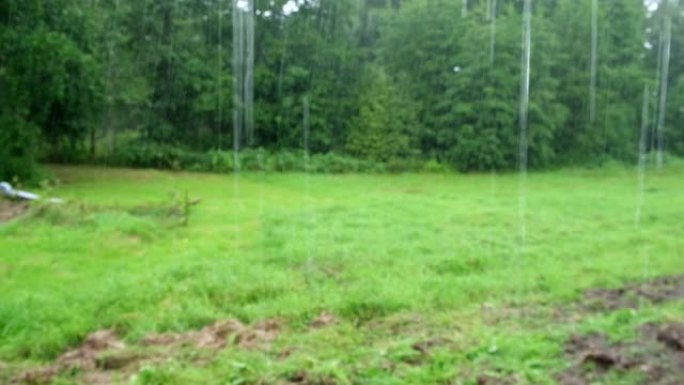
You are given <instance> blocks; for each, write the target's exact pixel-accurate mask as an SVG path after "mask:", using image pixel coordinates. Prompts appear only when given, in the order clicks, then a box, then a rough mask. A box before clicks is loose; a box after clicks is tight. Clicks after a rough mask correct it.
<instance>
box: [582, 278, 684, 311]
mask: <svg viewBox="0 0 684 385" xmlns="http://www.w3.org/2000/svg"><path fill="white" fill-rule="evenodd" d="M679 299H684V276H671V277H660V278H655V279H652V280H649V281H646V282H642V283H635V284H629V285H626V286H623V287H620V288H617V289H592V290H588V291H587V292H586V293H585V300H586V302H585V306H586V308H587V309H589V310H596V311H613V310H618V309H625V308H630V309H636V308H637V307H639V305H640V304H643V303H650V304H660V303H664V302H668V301H674V300H679Z"/></svg>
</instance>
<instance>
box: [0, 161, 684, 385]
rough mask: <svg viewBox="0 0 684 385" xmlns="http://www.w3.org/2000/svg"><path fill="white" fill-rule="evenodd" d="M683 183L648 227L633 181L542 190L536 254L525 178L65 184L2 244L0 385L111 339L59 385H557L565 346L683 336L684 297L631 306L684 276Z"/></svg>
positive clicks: (124, 178)
mask: <svg viewBox="0 0 684 385" xmlns="http://www.w3.org/2000/svg"><path fill="white" fill-rule="evenodd" d="M682 167H683V166H682V165H681V164H675V165H672V166H671V167H669V168H668V169H666V170H664V171H661V172H652V173H649V174H648V178H647V188H646V192H645V200H644V202H645V205H644V207H643V219H642V223H641V227H639V228H635V227H634V208H635V204H636V201H637V193H636V191H635V185H634V181H635V176H634V170H633V169H632V168H624V167H622V166H619V165H614V166H612V167H610V168H601V169H596V170H591V171H588V170H564V171H562V172H549V173H543V174H541V173H540V174H533V175H530V177H529V180H528V182H529V188H528V191H529V195H528V205H529V206H528V207H529V211H528V222H527V226H528V227H527V230H528V239H527V243H526V245H525V248H524V250H523V249H522V248H521V245H520V244H519V241H518V206H517V201H516V199H515V197H514V196H513V195H512V194H511V191H515V189H516V188H517V183H518V180H517V176H514V175H500V176H496V175H457V174H442V175H434V174H433V175H412V174H405V175H339V176H336V175H306V174H290V175H283V174H267V173H243V174H241V175H239V176H231V177H226V176H223V175H212V174H198V173H166V172H158V171H149V170H148V171H130V170H117V169H103V168H88V167H77V168H76V167H57V168H54V169H53V170H52V171H53V172H54V173H55V174H56V175H57V176H58V177H59V179H60V180H62V181H63V184H61V185H58V186H57V187H56V188H55V190H54V191H53V194H55V195H58V196H60V197H63V198H65V199H67V200H68V201H70V202H72V203H71V204H68V205H66V206H54V207H50V208H47V209H44V210H37V211H35V212H34V213H33V214H32V215H30V216H29V217H26V218H24V219H18V220H15V221H12V222H10V223H6V224H2V225H0V250H11V252H3V253H0V368H3V370H0V383H4V382H9V381H11V379H12V378H15V376H18V375H20V374H21V373H24V372H26V371H29V372H30V371H31V370H37V369H36V368H37V367H45V366H52V365H56V366H57V367H60V366H59V365H67V363H65V362H70V361H64V360H67V358H63V360H62V364H60V363H59V362H58V360H56V358H57V357H60V356H63V355H64V354H65V353H66V352H69V351H72V350H74V349H79V348H80V347H81V346H85V345H84V344H85V342H84V340H87V339H86V336H89V335H90V334H91V333H93V332H95V331H98V330H105V329H107V330H112V331H113V332H114V333H115V334H116V335H117V336H118V337H119V338H120V339H121V342H122V343H125V345H126V348H125V349H123V350H121V351H119V350H113V351H112V352H110V353H111V356H105V358H101V359H100V361H98V362H100V363H99V364H97V365H98V366H96V367H95V368H94V369H92V368H83V369H82V370H78V369H75V370H64V371H62V372H59V375H58V376H57V377H56V379H55V381H56V382H55V383H58V384H74V383H79V382H81V383H83V382H86V383H87V382H88V381H89V379H92V378H91V377H88V375H90V374H93V371H95V372H96V373H95V374H100V375H104V376H108V377H107V378H108V379H109V380H111V382H112V383H122V384H124V383H125V384H130V383H135V384H162V383H163V384H179V385H180V384H187V383H207V384H225V383H226V382H236V383H245V384H261V383H287V382H294V383H297V382H299V383H304V384H316V383H324V384H356V383H363V384H367V383H383V384H400V383H415V384H434V383H447V384H468V385H474V384H478V383H480V384H481V383H482V381H488V382H484V383H485V384H489V383H493V384H497V382H496V380H495V379H497V378H498V379H499V380H498V381H504V382H503V383H504V384H506V383H507V382H506V381H508V383H515V384H518V385H520V384H530V385H531V384H534V385H538V384H554V383H556V379H557V376H558V375H559V374H560V373H563V372H565V371H569V370H570V369H572V368H574V366H571V365H574V364H576V362H575V361H572V362H571V361H569V358H567V357H566V356H565V353H564V347H565V346H566V343H567V341H568V339H569V337H570V336H571V335H573V334H577V335H581V336H587V335H591V334H592V333H601V334H602V335H605V336H606V338H608V339H609V341H610V343H611V344H613V345H614V342H615V341H639V340H638V338H637V337H635V333H636V332H637V330H639V329H640V328H641V325H643V324H645V323H649V322H650V323H655V324H660V323H667V322H676V321H677V320H681V319H682V317H684V307H683V304H684V302H682V301H681V299H680V297H677V295H678V294H677V293H681V291H678V290H681V288H679V289H676V290H669V289H668V290H667V291H666V294H667V295H668V296H672V295H673V296H672V298H669V297H668V300H667V301H656V302H651V301H650V300H648V299H649V298H652V299H658V298H660V297H658V296H656V295H655V293H656V292H657V291H658V290H663V289H658V287H659V286H657V285H652V286H651V287H648V286H643V287H642V286H634V285H631V286H629V285H628V286H625V285H626V284H627V283H629V282H632V281H635V282H639V281H643V280H648V279H649V278H650V277H659V276H662V275H681V274H682V273H684V271H683V270H682V265H681V255H680V250H681V249H682V247H684V244H682V242H684V234H682V231H683V230H682V226H681V224H680V222H681V217H682V215H684V213H683V212H682V209H681V208H682V207H684V202H682V201H681V200H682V199H684V198H683V197H682V195H681V194H678V191H680V190H681V188H682V179H681V177H680V176H681V172H682V170H684V169H683V168H682ZM185 191H188V192H189V196H190V200H196V199H201V204H199V205H196V206H193V209H192V213H191V216H190V224H189V226H178V224H180V223H179V222H180V221H179V220H178V218H179V217H178V216H177V215H176V211H175V210H176V209H173V210H172V211H169V210H168V208H169V207H178V208H181V209H182V207H183V206H184V202H187V201H188V199H186V198H185V193H184V192H185ZM174 192H175V193H174ZM174 197H175V198H174ZM172 202H175V203H172ZM169 213H171V214H169ZM169 215H170V216H169ZM169 220H170V222H168V221H169ZM165 223H169V224H170V225H165ZM616 261H619V263H616ZM676 282H684V281H683V280H681V279H680V280H679V281H676ZM661 286H662V285H661ZM619 287H626V288H627V289H626V290H614V291H602V292H595V294H593V295H588V296H585V295H584V294H583V291H584V290H585V289H589V288H619ZM644 293H646V294H644ZM643 295H648V296H647V297H645V298H646V299H645V300H644V299H642V298H640V297H639V296H643ZM597 301H598V302H597ZM602 301H603V302H602ZM611 301H612V302H611ZM169 333H170V334H169ZM193 333H194V334H193ZM243 333H246V334H243ZM205 334H206V335H208V336H209V337H211V338H216V339H217V340H216V341H218V342H216V341H215V340H212V339H209V340H208V341H207V340H204V339H203V338H204V336H205ZM174 335H175V336H176V337H174ZM174 338H176V339H175V340H174ZM174 341H176V342H174ZM183 341H185V342H183ZM627 343H632V342H627ZM223 344H225V345H223ZM216 346H221V347H220V348H217V347H216ZM611 346H612V345H611ZM658 351H660V350H658ZM621 354H622V353H621ZM88 357H89V356H85V358H83V359H85V360H87V359H89V358H88ZM70 359H73V357H72V358H70ZM93 359H94V358H93ZM589 364H591V362H589ZM64 367H68V366H64ZM106 368H110V369H106ZM112 368H120V369H112ZM31 373H33V372H31ZM587 373H590V372H587ZM607 375H608V377H601V378H600V379H599V380H600V381H604V383H616V384H617V383H619V384H632V383H634V384H639V383H640V382H639V381H640V379H639V376H638V375H637V376H634V374H633V372H631V371H627V372H620V371H612V370H611V371H610V372H609V373H608V374H607ZM93 378H94V377H93ZM3 381H4V382H3ZM630 381H631V382H630Z"/></svg>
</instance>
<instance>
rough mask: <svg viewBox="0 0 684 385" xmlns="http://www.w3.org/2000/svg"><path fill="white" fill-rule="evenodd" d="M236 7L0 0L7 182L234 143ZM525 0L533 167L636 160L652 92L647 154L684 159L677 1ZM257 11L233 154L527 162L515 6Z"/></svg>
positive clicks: (408, 2) (409, 3) (683, 61)
mask: <svg viewBox="0 0 684 385" xmlns="http://www.w3.org/2000/svg"><path fill="white" fill-rule="evenodd" d="M232 1H233V0H136V1H133V0H51V1H44V0H3V1H0V177H2V178H12V177H18V178H28V176H29V175H30V174H31V172H32V170H33V165H34V164H35V161H36V160H38V159H42V160H49V161H76V162H78V161H107V160H108V159H116V158H117V156H119V157H121V156H122V154H124V155H125V154H126V153H127V152H129V153H130V152H135V151H138V152H136V154H137V155H136V156H142V157H144V156H146V155H144V154H153V153H154V151H152V152H150V151H148V152H140V148H143V147H144V148H154V149H157V151H161V150H159V149H173V151H176V152H187V153H191V154H206V153H214V154H215V153H218V154H221V153H222V152H229V151H230V150H231V149H232V148H233V146H232V143H233V142H234V137H233V135H234V133H235V132H236V130H235V129H234V127H233V125H234V119H232V116H233V111H234V109H235V107H238V108H243V107H244V106H237V105H236V103H240V102H239V100H238V99H236V98H235V97H234V94H233V92H234V89H235V87H234V80H235V77H236V76H237V74H234V73H233V72H234V71H235V68H236V67H235V66H234V65H233V64H234V61H233V59H234V58H233V52H235V49H234V48H236V47H232V42H233V41H234V39H233V31H235V30H236V29H235V28H234V25H233V22H234V20H236V18H234V17H232V16H234V15H233V12H234V10H235V9H236V7H235V6H234V4H233V2H232ZM236 1H237V0H236ZM239 3H240V4H244V3H247V4H252V3H251V0H250V1H246V0H245V1H239ZM532 3H533V16H532V59H531V86H530V87H531V88H530V90H531V91H530V105H529V130H528V139H529V161H530V166H531V167H533V168H548V167H556V166H562V165H569V164H586V163H600V162H602V161H604V160H606V159H616V160H620V161H626V162H632V161H634V160H635V159H636V157H637V152H638V149H639V143H638V142H639V138H640V132H639V131H640V127H641V122H642V116H641V106H642V103H643V101H642V100H643V97H644V89H645V88H648V90H650V91H649V92H648V94H647V96H648V101H647V102H648V105H649V106H650V109H649V111H650V113H651V114H650V116H648V117H646V119H645V121H646V122H647V128H648V134H647V136H646V144H647V145H646V147H645V148H646V150H647V151H649V152H650V151H653V150H655V149H656V148H657V147H658V146H659V145H660V144H661V143H662V144H663V145H664V148H665V150H666V151H667V152H669V153H672V154H677V155H682V154H684V126H683V125H682V123H681V122H682V121H684V53H682V48H684V0H670V1H667V0H662V1H661V2H660V5H659V6H658V7H657V9H653V8H648V7H647V6H646V5H645V4H644V2H643V0H619V1H605V0H544V1H533V2H532ZM253 4H254V5H253V7H251V8H249V7H248V9H249V12H250V13H251V17H252V18H253V20H254V33H255V35H254V47H253V58H252V60H253V63H254V66H253V68H252V69H251V71H250V78H251V79H253V80H251V81H252V85H253V100H254V104H253V116H254V120H253V125H252V127H253V128H252V130H253V132H252V133H251V134H250V136H249V140H247V139H245V138H246V136H245V135H243V134H245V133H244V132H239V133H238V134H239V135H241V136H240V138H239V145H240V148H248V149H260V151H264V152H267V153H278V152H287V151H290V152H292V151H299V150H301V149H303V148H304V147H307V149H308V150H310V151H311V153H312V154H330V153H334V154H342V155H345V156H349V157H353V158H356V159H361V160H364V161H368V162H376V163H387V162H393V161H397V160H406V159H411V160H417V161H433V162H438V163H440V164H446V165H449V166H451V167H454V168H456V169H459V170H463V171H482V170H493V169H496V170H505V169H513V168H514V167H515V166H516V163H517V161H518V156H517V148H518V144H517V143H518V140H519V138H518V119H519V116H518V115H519V108H518V104H519V100H520V62H521V49H522V47H521V25H522V14H521V13H522V1H520V0H463V1H460V0H459V1H456V0H298V1H294V0H254V2H253ZM667 29H669V30H670V31H669V33H667V32H668V31H667ZM668 36H669V37H670V38H669V39H667V38H666V37H668ZM592 42H595V44H592ZM668 47H669V53H670V55H669V60H668V61H667V64H668V66H667V68H666V66H665V64H666V63H664V57H665V55H664V51H666V48H668ZM665 68H666V69H667V76H666V77H665V80H666V82H663V81H661V79H662V78H663V70H664V69H665ZM252 76H253V77H252ZM664 87H667V99H666V101H667V102H666V103H665V105H664V106H661V104H660V103H659V100H660V96H661V92H662V91H663V88H664ZM661 110H662V112H666V114H665V115H664V116H665V120H664V121H663V123H662V127H664V131H663V137H662V138H658V126H659V122H658V114H659V113H660V112H661ZM304 115H308V116H307V119H305V116H304ZM305 130H306V131H307V132H308V133H309V134H308V135H307V138H306V140H305V139H304V137H305V135H304V134H305V132H304V131H305ZM305 142H306V143H305ZM141 154H142V155H141ZM129 155H130V154H129ZM150 156H153V155H150ZM129 158H130V157H129ZM126 159H128V158H126ZM124 163H125V162H124Z"/></svg>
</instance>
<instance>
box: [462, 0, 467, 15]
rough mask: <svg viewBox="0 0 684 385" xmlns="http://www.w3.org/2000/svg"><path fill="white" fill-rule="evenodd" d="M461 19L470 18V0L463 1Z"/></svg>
mask: <svg viewBox="0 0 684 385" xmlns="http://www.w3.org/2000/svg"><path fill="white" fill-rule="evenodd" d="M462 1H463V3H462V7H461V17H468V0H462Z"/></svg>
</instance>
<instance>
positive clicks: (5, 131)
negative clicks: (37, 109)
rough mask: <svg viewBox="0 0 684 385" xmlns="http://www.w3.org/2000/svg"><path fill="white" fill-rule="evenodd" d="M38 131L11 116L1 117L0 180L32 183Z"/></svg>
mask: <svg viewBox="0 0 684 385" xmlns="http://www.w3.org/2000/svg"><path fill="white" fill-rule="evenodd" d="M37 137H38V129H37V128H36V127H35V126H32V125H31V124H30V123H27V122H26V121H24V120H23V119H18V118H15V117H13V116H11V115H3V116H1V117H0V143H2V146H0V180H5V181H15V180H19V181H24V182H26V181H32V179H33V177H34V176H35V175H36V164H35V163H36V162H35V159H36V151H37V143H36V142H37Z"/></svg>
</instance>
